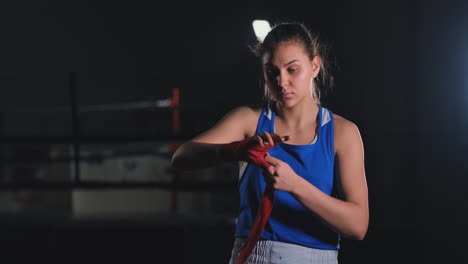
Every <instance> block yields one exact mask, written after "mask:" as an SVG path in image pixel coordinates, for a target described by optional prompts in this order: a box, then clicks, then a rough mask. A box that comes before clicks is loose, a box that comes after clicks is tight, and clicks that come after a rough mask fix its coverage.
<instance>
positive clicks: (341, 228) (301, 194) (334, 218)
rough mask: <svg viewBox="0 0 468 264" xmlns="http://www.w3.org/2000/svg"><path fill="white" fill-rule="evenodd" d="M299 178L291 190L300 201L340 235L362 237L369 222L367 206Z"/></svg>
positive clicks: (353, 237) (359, 238)
mask: <svg viewBox="0 0 468 264" xmlns="http://www.w3.org/2000/svg"><path fill="white" fill-rule="evenodd" d="M300 179H301V180H300V183H299V184H297V187H296V188H295V189H294V190H293V192H291V194H292V195H293V196H294V197H295V198H296V199H297V200H298V201H299V202H300V203H302V204H303V205H304V206H305V207H306V208H308V209H309V210H311V211H313V212H314V213H315V214H316V215H317V216H318V217H319V218H320V219H321V220H322V221H324V222H325V223H326V224H328V225H329V226H330V227H331V228H332V229H334V230H335V231H336V232H338V233H340V234H341V235H343V236H345V237H348V238H351V239H357V240H361V239H363V238H364V236H365V234H366V232H367V227H368V222H369V214H368V208H367V206H361V205H359V204H356V203H353V202H347V201H342V200H339V199H336V198H334V197H331V196H329V195H327V194H325V193H324V192H322V191H321V190H319V189H318V188H317V187H315V186H313V185H312V184H310V183H309V182H307V181H306V180H305V179H303V178H300Z"/></svg>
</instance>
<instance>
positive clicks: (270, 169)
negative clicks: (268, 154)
mask: <svg viewBox="0 0 468 264" xmlns="http://www.w3.org/2000/svg"><path fill="white" fill-rule="evenodd" d="M265 172H267V173H269V174H270V175H275V168H274V167H273V166H270V167H268V168H267V169H266V170H265Z"/></svg>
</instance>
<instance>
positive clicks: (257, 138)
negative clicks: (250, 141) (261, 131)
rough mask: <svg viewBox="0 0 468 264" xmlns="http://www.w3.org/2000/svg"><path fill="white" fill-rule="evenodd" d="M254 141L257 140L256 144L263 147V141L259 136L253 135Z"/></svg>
mask: <svg viewBox="0 0 468 264" xmlns="http://www.w3.org/2000/svg"><path fill="white" fill-rule="evenodd" d="M255 139H256V140H257V143H258V144H260V146H262V147H264V146H265V145H264V144H263V139H262V137H261V136H259V135H255Z"/></svg>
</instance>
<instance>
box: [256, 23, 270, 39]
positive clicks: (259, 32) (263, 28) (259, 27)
mask: <svg viewBox="0 0 468 264" xmlns="http://www.w3.org/2000/svg"><path fill="white" fill-rule="evenodd" d="M252 26H253V28H254V31H255V35H256V36H257V39H258V41H260V42H263V40H264V39H265V37H266V35H267V34H268V32H270V30H271V27H270V23H268V21H266V20H254V21H253V22H252Z"/></svg>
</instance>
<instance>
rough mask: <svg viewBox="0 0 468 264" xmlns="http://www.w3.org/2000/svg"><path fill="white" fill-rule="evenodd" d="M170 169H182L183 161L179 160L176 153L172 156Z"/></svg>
mask: <svg viewBox="0 0 468 264" xmlns="http://www.w3.org/2000/svg"><path fill="white" fill-rule="evenodd" d="M171 167H172V168H173V169H182V168H183V161H182V159H181V158H180V155H177V153H174V155H172V158H171Z"/></svg>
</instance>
